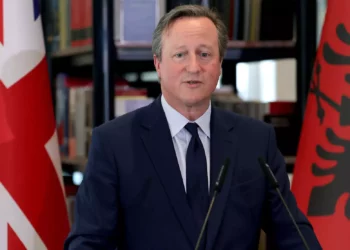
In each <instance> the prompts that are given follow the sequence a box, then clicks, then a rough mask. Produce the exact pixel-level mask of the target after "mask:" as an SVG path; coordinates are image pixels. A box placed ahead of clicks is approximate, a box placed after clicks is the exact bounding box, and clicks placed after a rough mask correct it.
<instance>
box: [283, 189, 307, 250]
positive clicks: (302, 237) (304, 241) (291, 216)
mask: <svg viewBox="0 0 350 250" xmlns="http://www.w3.org/2000/svg"><path fill="white" fill-rule="evenodd" d="M276 191H277V193H278V195H279V196H280V198H281V201H282V202H283V205H284V207H285V208H286V209H287V212H288V214H289V217H290V218H291V219H292V221H293V224H294V226H295V228H296V229H297V231H298V234H299V236H300V238H301V239H302V241H303V243H304V246H305V248H306V249H307V250H310V248H309V246H308V245H307V242H306V240H305V238H304V236H303V234H302V233H301V232H300V229H299V227H298V226H297V223H296V221H295V219H294V217H293V215H292V213H291V212H290V210H289V208H288V205H287V204H286V202H285V201H284V199H283V197H282V194H281V191H280V190H279V188H276Z"/></svg>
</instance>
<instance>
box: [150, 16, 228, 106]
mask: <svg viewBox="0 0 350 250" xmlns="http://www.w3.org/2000/svg"><path fill="white" fill-rule="evenodd" d="M154 64H155V67H156V70H157V72H158V76H159V77H160V79H161V88H162V93H163V95H164V97H165V98H166V100H167V101H168V102H169V103H170V104H171V105H173V106H175V108H176V107H180V106H183V105H185V106H186V107H194V106H198V107H200V106H205V105H207V104H208V103H209V102H208V100H209V99H210V96H211V93H212V92H213V91H214V90H215V88H216V85H217V83H218V79H219V76H220V72H221V60H220V55H219V45H218V33H217V30H216V27H215V25H214V24H213V22H212V21H211V20H210V19H208V18H205V17H200V18H198V17H197V18H187V17H186V18H180V19H178V20H176V21H175V22H174V23H173V24H172V25H171V26H170V27H169V29H168V30H166V31H165V32H164V34H163V36H162V56H161V60H159V58H156V57H154Z"/></svg>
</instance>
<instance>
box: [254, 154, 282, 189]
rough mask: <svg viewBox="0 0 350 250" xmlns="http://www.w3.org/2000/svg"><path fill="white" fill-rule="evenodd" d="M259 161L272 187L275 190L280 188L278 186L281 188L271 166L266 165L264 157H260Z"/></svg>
mask: <svg viewBox="0 0 350 250" xmlns="http://www.w3.org/2000/svg"><path fill="white" fill-rule="evenodd" d="M258 161H259V164H260V166H261V168H262V170H263V172H264V174H265V176H266V178H267V179H268V181H269V182H270V184H271V186H272V187H274V188H278V186H279V184H278V181H277V179H276V177H275V175H274V174H273V173H272V171H271V169H270V166H269V165H268V164H267V163H266V161H265V160H264V158H262V157H259V158H258Z"/></svg>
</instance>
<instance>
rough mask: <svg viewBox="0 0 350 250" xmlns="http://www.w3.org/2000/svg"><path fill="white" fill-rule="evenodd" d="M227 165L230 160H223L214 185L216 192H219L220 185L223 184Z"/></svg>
mask: <svg viewBox="0 0 350 250" xmlns="http://www.w3.org/2000/svg"><path fill="white" fill-rule="evenodd" d="M229 164H230V158H228V157H227V158H226V159H225V162H224V164H223V165H222V167H221V170H220V173H219V176H218V179H217V180H216V183H215V189H214V190H216V191H218V192H220V191H221V188H222V185H223V184H224V181H225V177H226V172H227V168H228V165H229Z"/></svg>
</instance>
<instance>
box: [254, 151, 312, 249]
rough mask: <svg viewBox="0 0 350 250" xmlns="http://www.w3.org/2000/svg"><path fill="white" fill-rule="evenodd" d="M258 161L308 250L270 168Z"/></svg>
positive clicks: (259, 159)
mask: <svg viewBox="0 0 350 250" xmlns="http://www.w3.org/2000/svg"><path fill="white" fill-rule="evenodd" d="M258 161H259V163H260V166H261V168H262V170H263V172H264V174H265V176H266V178H267V179H268V180H269V182H270V185H271V186H272V187H273V188H274V189H276V191H277V194H278V196H279V198H280V199H281V201H282V203H283V205H284V207H285V208H286V210H287V212H288V214H289V217H290V218H291V220H292V222H293V224H294V226H295V228H296V229H297V231H298V234H299V236H300V238H301V240H302V241H303V244H304V246H305V249H307V250H310V247H309V246H308V244H307V242H306V240H305V238H304V236H303V234H302V233H301V231H300V228H299V226H298V225H297V223H296V221H295V219H294V217H293V215H292V213H291V212H290V209H289V207H288V205H287V203H286V201H285V199H284V198H283V196H282V194H281V191H280V189H279V184H278V181H277V179H276V177H275V175H274V174H273V172H272V170H271V168H270V166H269V165H268V164H267V163H266V162H265V160H264V159H263V158H262V157H259V158H258Z"/></svg>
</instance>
